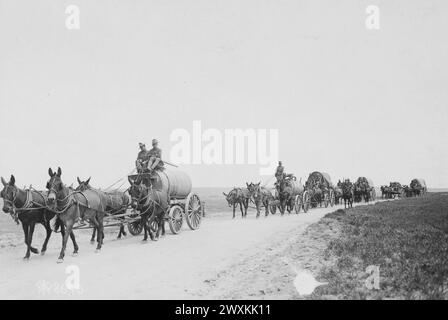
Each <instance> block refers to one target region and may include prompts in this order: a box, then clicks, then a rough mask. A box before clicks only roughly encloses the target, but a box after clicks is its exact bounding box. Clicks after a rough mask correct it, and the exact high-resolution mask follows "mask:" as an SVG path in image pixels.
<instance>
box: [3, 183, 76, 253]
mask: <svg viewBox="0 0 448 320" xmlns="http://www.w3.org/2000/svg"><path fill="white" fill-rule="evenodd" d="M1 181H2V184H3V190H2V191H1V197H2V198H3V211H4V212H5V213H9V214H11V216H12V217H13V219H14V220H15V221H16V222H17V224H18V223H19V221H20V222H21V223H22V228H23V233H24V235H25V244H26V246H27V249H26V253H25V257H23V259H25V260H28V259H29V258H30V253H31V252H32V253H34V254H38V253H39V250H37V249H36V248H34V247H33V246H32V244H31V243H32V241H33V233H34V227H35V225H36V223H40V224H42V225H43V226H44V228H45V231H46V233H47V234H46V237H45V241H44V243H43V245H42V249H41V251H40V253H41V255H44V254H45V252H46V251H47V244H48V241H49V240H50V236H51V233H52V230H51V226H50V221H51V219H53V218H54V216H55V213H54V212H52V211H50V210H48V209H47V203H46V202H47V199H46V196H45V195H44V194H42V193H41V192H38V191H36V190H31V189H28V190H23V189H20V188H17V187H16V185H15V181H16V179H15V177H14V176H13V175H11V178H10V180H9V182H8V183H7V182H6V181H5V179H3V177H2V178H1ZM59 226H60V227H61V234H62V237H64V234H65V228H64V226H63V225H62V224H61V221H60V220H59V219H56V230H57V229H58V228H59ZM70 238H71V239H72V242H73V246H74V247H75V250H76V251H77V250H78V245H77V244H76V241H75V236H74V235H73V233H70Z"/></svg>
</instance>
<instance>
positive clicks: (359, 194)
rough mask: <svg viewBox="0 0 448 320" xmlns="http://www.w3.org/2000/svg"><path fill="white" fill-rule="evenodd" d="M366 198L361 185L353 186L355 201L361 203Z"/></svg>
mask: <svg viewBox="0 0 448 320" xmlns="http://www.w3.org/2000/svg"><path fill="white" fill-rule="evenodd" d="M363 197H364V190H363V188H362V187H361V185H360V184H359V183H356V182H355V183H354V184H353V201H354V202H361V201H362V199H363Z"/></svg>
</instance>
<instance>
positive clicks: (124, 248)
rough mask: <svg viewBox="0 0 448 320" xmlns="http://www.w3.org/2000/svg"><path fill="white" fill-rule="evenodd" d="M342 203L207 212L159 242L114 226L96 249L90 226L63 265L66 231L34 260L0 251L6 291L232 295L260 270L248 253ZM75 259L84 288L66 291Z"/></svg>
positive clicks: (1, 286) (36, 295)
mask: <svg viewBox="0 0 448 320" xmlns="http://www.w3.org/2000/svg"><path fill="white" fill-rule="evenodd" d="M340 207H341V206H335V207H333V208H326V209H324V208H322V209H312V210H310V211H309V212H308V213H303V212H302V213H300V214H299V215H296V214H290V215H285V216H283V217H281V216H279V215H278V214H276V215H274V216H272V215H271V216H269V217H268V218H264V217H261V218H259V219H255V217H254V213H253V212H251V213H250V214H249V215H248V218H247V219H245V220H241V218H240V217H237V218H236V219H234V220H232V219H230V218H212V219H205V220H204V221H203V223H202V225H201V227H200V229H199V230H196V231H190V230H189V229H188V227H187V226H184V229H183V231H182V232H181V233H180V234H179V235H172V234H171V233H170V232H169V228H167V234H166V236H165V237H164V238H162V239H161V240H160V241H158V242H153V241H148V242H146V243H143V242H141V239H142V237H141V236H137V237H132V236H128V237H126V238H125V239H122V240H112V239H114V235H115V233H113V234H112V233H110V234H107V235H106V242H105V245H104V246H103V249H102V251H101V252H100V253H95V252H94V251H95V250H94V249H95V247H94V246H93V245H91V244H90V243H89V240H88V239H89V237H88V234H87V233H86V232H84V233H82V234H81V233H79V232H78V233H77V237H78V239H79V240H78V244H79V246H80V251H79V255H78V256H76V257H73V256H71V252H72V250H73V247H72V245H71V242H70V243H69V245H68V251H67V255H66V258H65V262H64V263H63V264H57V263H56V259H57V256H58V252H59V248H60V235H59V234H57V235H53V236H52V239H51V240H50V243H49V248H48V251H47V253H46V255H45V256H40V255H32V256H31V259H30V260H29V261H23V260H22V256H23V254H24V246H23V245H21V246H19V247H16V248H10V249H2V250H1V251H0V257H1V259H0V298H2V299H19V298H21V299H54V298H57V299H209V298H218V297H225V296H227V292H226V291H231V290H234V289H235V287H234V284H235V283H238V281H239V279H238V277H242V278H243V277H245V274H246V273H247V272H253V271H249V270H253V269H254V268H255V269H256V266H248V264H251V259H248V257H260V256H263V255H264V254H265V253H266V252H267V250H274V249H275V247H279V246H281V245H282V244H283V243H287V241H288V239H291V236H292V235H294V237H296V236H299V235H300V233H301V232H303V231H304V230H305V229H306V227H307V226H308V225H310V224H311V223H314V222H316V221H318V220H319V219H320V218H321V217H323V216H324V215H325V214H327V213H329V212H331V211H334V210H336V209H337V208H340ZM39 228H40V227H39ZM41 243H42V241H41V239H40V237H37V238H36V240H35V241H34V242H33V245H34V246H36V247H37V248H40V245H41ZM273 247H274V248H273ZM69 266H76V267H78V268H79V269H78V270H79V280H80V281H79V282H80V287H81V289H80V290H78V291H76V290H75V291H71V292H69V291H67V290H59V289H60V288H62V287H65V282H66V279H67V277H69V278H70V279H72V277H70V274H72V273H70V272H73V269H70V268H68V269H67V267H69ZM76 267H75V268H76ZM235 268H238V270H235ZM232 269H233V271H234V272H232V279H228V282H227V280H226V279H222V276H223V275H225V273H226V272H227V271H229V270H232ZM235 271H237V272H235ZM67 272H68V273H67ZM260 277H262V274H261V273H260ZM218 278H220V285H219V286H214V285H213V283H214V282H215V281H216V280H217V279H218ZM241 280H243V279H241ZM260 280H262V279H260ZM226 283H228V286H227V285H226ZM243 298H250V297H243ZM271 298H273V297H271ZM274 298H275V297H274ZM279 298H281V297H279Z"/></svg>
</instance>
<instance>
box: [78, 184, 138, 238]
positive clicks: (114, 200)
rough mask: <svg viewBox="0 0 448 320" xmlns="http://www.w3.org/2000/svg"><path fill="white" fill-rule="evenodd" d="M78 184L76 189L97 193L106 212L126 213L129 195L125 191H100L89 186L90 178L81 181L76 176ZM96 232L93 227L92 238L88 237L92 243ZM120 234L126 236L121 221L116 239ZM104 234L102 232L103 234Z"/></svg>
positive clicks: (112, 213) (114, 213) (113, 213)
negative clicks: (102, 199) (102, 200)
mask: <svg viewBox="0 0 448 320" xmlns="http://www.w3.org/2000/svg"><path fill="white" fill-rule="evenodd" d="M77 180H78V184H79V186H78V187H77V188H76V189H75V190H76V191H81V192H83V191H86V190H93V191H95V192H97V193H99V194H100V195H101V196H102V197H103V198H104V199H105V200H106V201H105V205H106V213H107V214H110V215H120V214H124V213H126V210H127V208H128V206H129V203H130V201H129V197H128V196H127V195H126V193H125V192H122V191H119V190H113V191H109V192H105V191H101V190H98V189H95V188H92V187H91V186H90V184H89V183H90V178H89V179H87V180H86V181H81V179H79V177H77ZM119 219H120V220H123V219H124V218H119ZM96 232H97V229H96V228H93V233H92V238H91V239H90V242H91V243H94V241H95V234H96ZM121 235H124V236H126V231H125V230H124V223H121V225H120V231H119V232H118V237H117V238H118V239H121ZM103 236H104V234H103Z"/></svg>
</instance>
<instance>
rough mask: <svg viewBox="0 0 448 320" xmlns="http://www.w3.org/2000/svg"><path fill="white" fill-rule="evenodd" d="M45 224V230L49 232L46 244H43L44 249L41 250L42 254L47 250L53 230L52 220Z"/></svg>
mask: <svg viewBox="0 0 448 320" xmlns="http://www.w3.org/2000/svg"><path fill="white" fill-rule="evenodd" d="M43 226H44V227H45V231H46V232H47V235H46V237H45V241H44V244H43V245H42V249H41V250H40V254H41V255H44V254H45V252H46V251H47V244H48V240H50V237H51V232H52V230H51V227H50V221H46V222H45V223H43Z"/></svg>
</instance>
